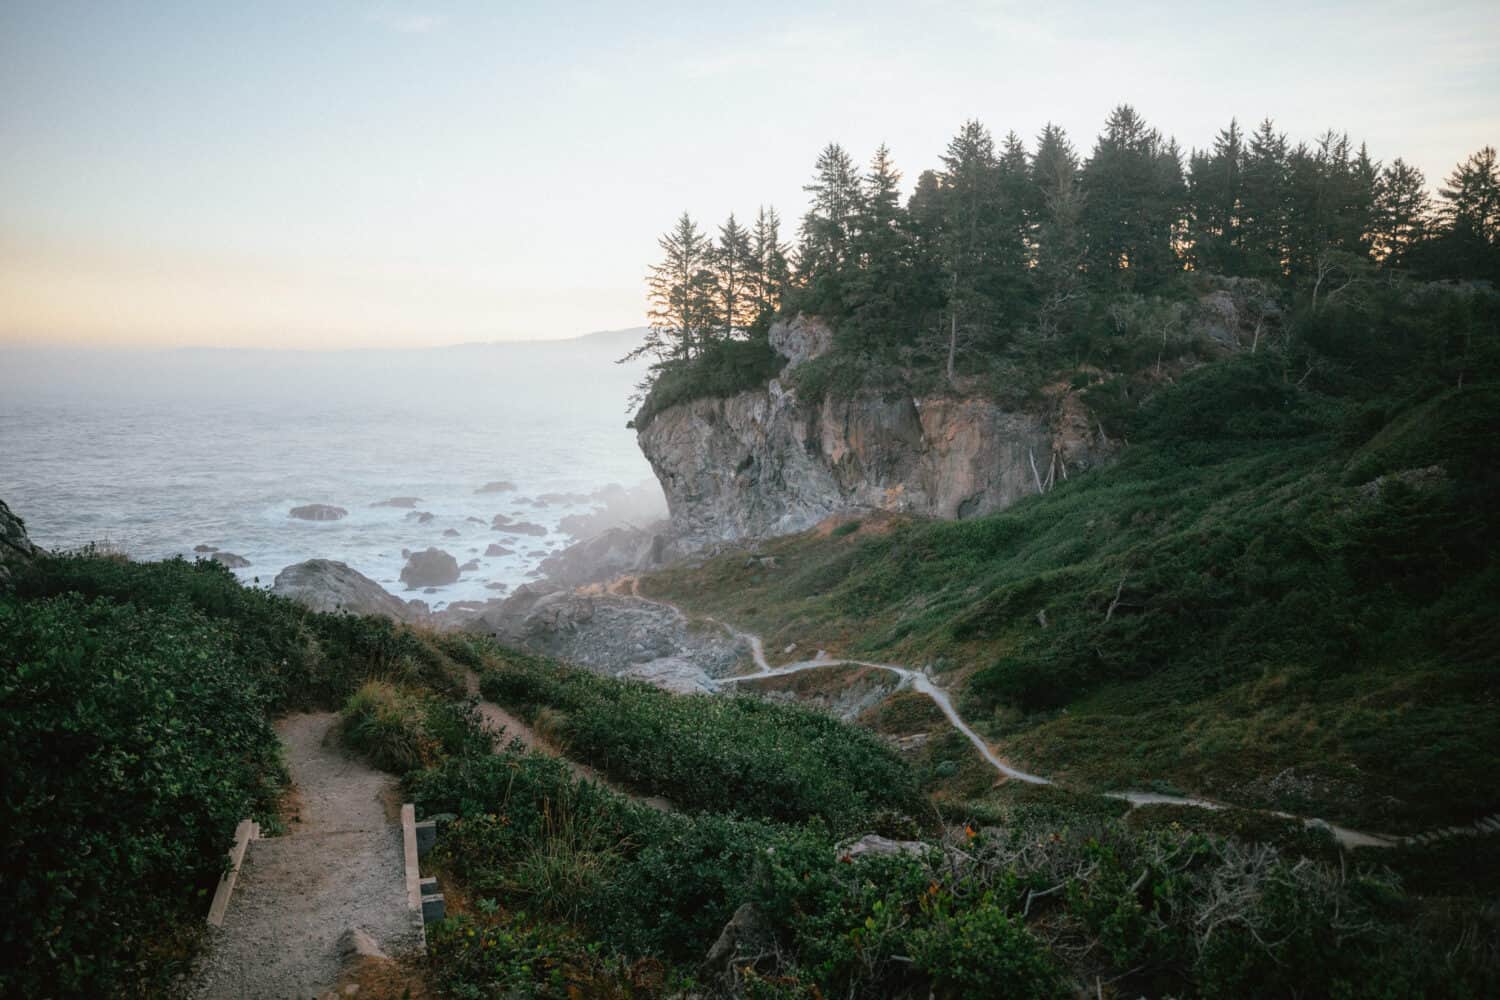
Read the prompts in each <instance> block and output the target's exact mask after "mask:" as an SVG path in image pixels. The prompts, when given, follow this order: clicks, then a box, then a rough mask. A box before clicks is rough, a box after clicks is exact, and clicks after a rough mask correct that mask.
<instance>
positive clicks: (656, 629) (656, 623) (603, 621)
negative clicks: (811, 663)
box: [468, 584, 748, 691]
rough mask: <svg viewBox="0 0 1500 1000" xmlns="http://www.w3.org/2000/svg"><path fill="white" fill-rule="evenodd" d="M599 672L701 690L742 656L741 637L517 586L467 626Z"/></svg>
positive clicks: (609, 600) (640, 604)
mask: <svg viewBox="0 0 1500 1000" xmlns="http://www.w3.org/2000/svg"><path fill="white" fill-rule="evenodd" d="M468 627H469V628H470V629H473V630H474V631H482V632H486V633H488V634H490V635H493V636H495V637H496V638H498V639H500V640H501V641H502V642H504V643H507V644H508V645H512V646H521V647H523V648H525V649H530V650H532V651H534V652H538V653H545V654H547V655H548V656H555V657H557V658H558V659H562V660H567V661H569V662H572V663H577V664H579V665H581V666H585V667H588V668H589V669H590V670H596V671H599V672H600V673H607V674H615V675H620V676H629V677H637V678H640V679H641V680H646V681H649V682H650V683H652V684H655V685H657V686H658V687H664V688H667V689H669V690H675V691H709V690H713V689H714V687H715V684H714V678H716V677H723V676H726V675H727V674H729V673H731V672H732V671H733V670H734V669H735V668H736V667H737V666H738V665H739V664H740V662H741V661H742V660H743V659H744V658H745V656H746V655H747V654H748V647H747V646H746V645H745V644H744V642H743V640H741V639H738V638H736V637H735V636H732V635H730V634H728V633H727V632H725V631H722V630H718V629H703V628H689V626H688V623H687V621H686V620H684V619H683V618H682V616H681V615H679V614H677V613H676V612H675V611H673V610H672V609H671V608H668V607H664V606H662V605H660V604H656V603H654V602H651V601H643V600H640V599H638V598H633V597H625V596H621V595H616V594H598V593H595V594H587V593H579V592H575V591H568V590H557V589H553V588H549V587H545V586H533V585H530V584H528V585H527V586H524V587H521V588H519V589H518V590H517V591H516V592H515V593H514V594H512V595H511V596H510V597H509V598H508V599H507V600H505V601H504V602H503V603H501V604H500V605H499V606H498V607H496V608H494V609H493V610H490V611H487V612H486V613H485V614H484V615H483V616H482V617H481V618H480V619H479V620H478V621H476V622H474V623H472V624H470V625H469V626H468Z"/></svg>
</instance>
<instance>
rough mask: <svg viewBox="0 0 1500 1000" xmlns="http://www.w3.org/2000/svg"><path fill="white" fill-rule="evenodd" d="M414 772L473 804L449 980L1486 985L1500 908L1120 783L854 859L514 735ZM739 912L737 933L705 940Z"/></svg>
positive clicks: (450, 831)
mask: <svg viewBox="0 0 1500 1000" xmlns="http://www.w3.org/2000/svg"><path fill="white" fill-rule="evenodd" d="M684 705H685V706H688V707H686V708H684V709H683V711H684V712H691V711H697V710H702V709H703V708H705V707H706V706H705V705H704V703H703V702H701V701H700V700H698V699H685V700H684ZM678 739H679V740H680V739H681V737H678ZM406 784H407V787H408V789H409V791H410V793H411V796H412V797H413V799H414V800H415V801H416V803H417V806H418V809H419V811H420V812H422V813H424V814H449V815H453V816H456V819H454V820H453V821H451V822H450V823H448V824H447V825H446V826H445V828H444V833H443V835H442V837H441V838H440V839H439V848H438V859H439V864H440V865H441V867H442V870H443V876H444V878H446V879H448V880H450V882H452V883H456V884H457V886H458V888H459V891H460V893H461V895H459V896H454V897H452V898H462V899H463V900H465V901H466V903H465V904H464V905H462V906H460V907H459V912H457V913H455V914H454V915H453V916H450V918H449V919H448V920H447V921H445V922H444V923H443V924H442V925H440V926H438V927H436V928H434V929H433V931H432V933H431V949H432V953H433V970H434V975H435V976H436V978H437V980H438V982H439V983H440V984H441V985H442V987H443V988H444V989H445V990H446V991H447V992H448V993H450V994H451V995H453V996H456V997H476V998H477V997H485V996H494V995H512V994H516V995H528V996H530V995H534V996H539V997H558V998H561V997H571V996H578V995H588V996H638V997H658V996H660V997H665V996H680V995H683V994H685V993H697V994H700V995H701V993H702V992H703V991H704V990H707V991H709V992H710V993H713V994H731V995H737V996H748V997H808V998H811V997H818V996H835V995H837V996H849V997H929V996H938V997H953V998H958V997H976V996H1027V997H1043V996H1066V995H1072V994H1073V993H1074V992H1075V991H1077V990H1078V989H1079V988H1087V989H1095V990H1101V989H1102V984H1103V983H1105V982H1108V983H1109V984H1110V986H1111V988H1112V990H1113V991H1115V992H1117V993H1120V994H1124V993H1127V992H1128V993H1130V994H1134V993H1137V992H1141V993H1146V994H1148V995H1164V994H1170V995H1179V996H1180V995H1204V996H1224V995H1236V996H1252V995H1253V996H1273V995H1288V994H1296V995H1318V996H1330V995H1335V996H1336V995H1360V996H1389V997H1399V996H1412V995H1427V996H1471V995H1479V994H1481V993H1483V992H1484V991H1486V990H1487V989H1489V988H1493V986H1494V984H1495V982H1494V975H1495V969H1494V966H1493V960H1494V956H1493V955H1492V954H1490V952H1489V951H1488V950H1487V947H1486V946H1485V945H1483V944H1482V943H1481V942H1482V941H1483V940H1484V939H1485V936H1486V935H1489V934H1492V933H1493V930H1494V928H1493V926H1492V925H1491V924H1488V923H1486V918H1485V917H1484V916H1483V914H1482V911H1481V910H1480V909H1479V908H1478V907H1476V906H1475V905H1474V904H1473V903H1471V902H1464V901H1462V900H1460V901H1456V902H1455V903H1453V904H1444V905H1441V906H1428V905H1426V904H1425V903H1422V902H1421V901H1419V900H1416V899H1413V898H1411V897H1408V896H1407V895H1405V893H1404V892H1403V890H1402V888H1401V883H1400V880H1399V879H1398V877H1397V876H1395V875H1394V874H1393V873H1391V872H1390V871H1388V870H1382V869H1374V868H1368V867H1366V866H1365V864H1364V863H1363V862H1362V861H1359V862H1355V863H1354V864H1353V865H1351V864H1350V863H1349V862H1348V861H1347V860H1346V861H1344V862H1343V863H1342V864H1340V863H1334V864H1328V863H1325V862H1322V861H1317V860H1311V859H1306V858H1304V859H1302V860H1299V859H1298V857H1297V853H1296V852H1295V851H1293V852H1291V853H1285V854H1284V853H1283V852H1282V851H1281V850H1278V849H1277V848H1276V847H1272V846H1269V845H1266V844H1256V843H1253V842H1247V841H1243V840H1239V839H1236V838H1231V837H1222V836H1217V835H1210V834H1203V833H1195V832H1188V831H1187V830H1185V829H1184V828H1183V827H1182V826H1180V825H1178V824H1176V823H1165V824H1163V823H1155V824H1152V823H1147V824H1143V825H1141V826H1140V828H1138V829H1137V828H1132V827H1129V826H1126V825H1123V824H1122V823H1121V822H1120V821H1119V820H1117V819H1115V818H1113V817H1112V810H1111V808H1110V804H1109V803H1104V802H1101V803H1099V805H1098V806H1097V807H1096V806H1094V805H1093V804H1092V803H1090V802H1087V801H1086V800H1077V799H1073V798H1069V797H1068V796H1065V795H1062V794H1061V793H1047V794H1045V795H1043V794H1041V792H1040V791H1038V790H1028V791H1024V792H1022V793H1020V794H1019V795H1016V796H1011V797H1001V798H999V799H997V800H995V801H993V802H991V803H989V804H987V805H985V806H983V807H976V809H975V811H974V813H973V814H972V816H973V818H972V821H971V822H970V823H969V824H967V825H961V826H958V827H954V828H951V830H950V831H949V832H948V833H947V834H946V836H945V837H940V838H935V839H932V840H929V841H927V842H925V843H916V842H912V843H909V844H908V845H907V847H906V848H905V849H904V850H903V852H902V853H899V854H895V855H872V854H860V855H852V854H851V853H849V852H848V851H847V850H846V849H845V848H843V847H841V846H840V844H839V841H838V840H837V838H836V837H834V836H832V835H830V833H829V832H828V831H827V828H826V827H824V826H823V825H822V824H821V823H819V822H816V821H814V822H811V823H788V822H768V821H765V820H755V819H746V818H742V817H740V816H737V815H734V814H726V813H721V812H713V811H708V812H700V813H696V814H692V815H684V814H671V813H662V812H659V811H657V810H655V809H652V808H648V807H646V806H644V805H638V804H635V803H632V802H629V801H628V800H626V799H624V798H622V797H621V796H619V795H617V794H614V793H612V792H609V791H607V790H604V789H601V788H599V787H598V786H597V785H593V784H590V783H583V782H579V781H578V780H576V779H574V778H572V777H571V776H570V774H569V772H568V770H567V768H566V766H565V765H563V764H562V763H560V762H558V761H555V760H553V759H550V758H547V757H543V756H540V755H537V754H533V753H527V752H525V751H523V750H522V749H521V747H520V746H519V744H517V745H513V746H511V747H510V748H508V749H506V750H504V751H503V752H501V753H498V754H487V755H479V756H452V757H449V758H447V759H446V760H445V761H444V762H443V763H442V764H441V765H439V766H437V767H434V768H431V769H427V770H421V771H415V772H412V773H410V774H408V776H407V778H406ZM986 824H989V825H986ZM1451 865H1452V859H1446V860H1443V859H1439V860H1438V861H1437V863H1436V866H1435V870H1436V871H1439V872H1449V873H1451V872H1453V871H1454V869H1453V868H1452V867H1451ZM1449 877H1451V876H1449ZM1480 891H1483V890H1480ZM742 907H743V908H742ZM731 918H733V925H734V926H735V927H736V929H737V932H738V936H737V937H736V938H734V939H733V940H732V942H731V943H732V947H730V948H729V949H728V950H727V951H726V952H723V953H721V954H719V955H718V956H717V957H716V958H715V959H714V960H713V961H710V962H705V961H704V956H705V954H708V953H709V952H710V948H711V946H712V945H714V943H715V941H716V940H718V939H719V936H720V933H721V930H722V929H723V928H724V927H725V925H726V924H727V923H729V922H730V921H731ZM1450 940H1458V941H1460V942H1461V943H1460V944H1459V946H1458V947H1456V948H1453V949H1451V950H1445V949H1444V947H1440V946H1439V942H1447V941H1450Z"/></svg>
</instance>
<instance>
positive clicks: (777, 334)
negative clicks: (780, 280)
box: [767, 316, 833, 370]
mask: <svg viewBox="0 0 1500 1000" xmlns="http://www.w3.org/2000/svg"><path fill="white" fill-rule="evenodd" d="M767 336H768V337H769V339H770V341H771V349H772V350H773V351H775V352H776V353H777V354H780V355H781V356H782V357H784V358H786V367H787V369H788V370H790V369H792V368H796V367H797V366H798V365H800V364H803V363H805V362H808V361H811V360H812V359H813V358H816V357H819V356H820V355H823V354H826V353H827V352H828V349H829V348H831V347H832V346H833V328H832V327H831V326H829V325H828V324H827V323H824V322H823V321H822V320H820V319H817V318H815V317H812V316H793V317H792V318H791V319H790V320H785V321H783V322H778V323H772V324H771V329H770V330H769V331H768V333H767Z"/></svg>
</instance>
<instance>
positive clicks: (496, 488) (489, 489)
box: [474, 479, 516, 493]
mask: <svg viewBox="0 0 1500 1000" xmlns="http://www.w3.org/2000/svg"><path fill="white" fill-rule="evenodd" d="M515 488H516V484H515V483H512V482H510V481H509V480H505V479H497V480H495V481H494V482H490V483H485V484H484V485H483V486H481V487H479V489H477V490H475V491H474V492H475V493H511V492H514V491H515Z"/></svg>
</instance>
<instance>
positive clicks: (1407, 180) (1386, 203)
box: [1374, 157, 1432, 269]
mask: <svg viewBox="0 0 1500 1000" xmlns="http://www.w3.org/2000/svg"><path fill="white" fill-rule="evenodd" d="M1431 215H1432V199H1431V197H1429V196H1428V194H1427V178H1426V177H1423V176H1422V171H1420V170H1418V169H1417V168H1416V167H1413V166H1409V165H1408V164H1407V163H1406V161H1405V160H1402V159H1401V158H1400V157H1397V158H1396V159H1395V160H1393V161H1391V165H1390V166H1388V167H1386V168H1385V170H1384V171H1383V172H1382V173H1381V175H1380V184H1379V187H1378V188H1377V191H1376V196H1375V221H1374V250H1375V254H1376V256H1378V257H1379V258H1380V262H1381V264H1382V266H1384V267H1387V268H1391V269H1401V268H1405V267H1406V266H1407V264H1408V263H1409V262H1410V258H1411V255H1412V252H1413V249H1414V248H1415V247H1416V246H1417V244H1419V243H1421V241H1422V240H1423V239H1424V238H1425V237H1426V235H1427V230H1428V226H1429V224H1430V219H1431Z"/></svg>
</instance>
